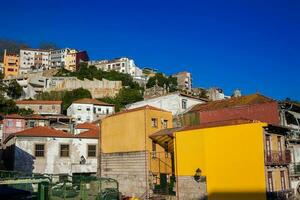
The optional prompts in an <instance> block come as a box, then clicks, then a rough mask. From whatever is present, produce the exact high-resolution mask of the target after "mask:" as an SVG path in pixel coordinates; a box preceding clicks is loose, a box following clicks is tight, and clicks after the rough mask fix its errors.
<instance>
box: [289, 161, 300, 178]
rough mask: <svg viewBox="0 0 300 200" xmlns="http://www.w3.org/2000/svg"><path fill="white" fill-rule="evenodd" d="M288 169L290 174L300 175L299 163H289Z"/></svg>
mask: <svg viewBox="0 0 300 200" xmlns="http://www.w3.org/2000/svg"><path fill="white" fill-rule="evenodd" d="M289 169H290V176H300V163H291V164H290V166H289Z"/></svg>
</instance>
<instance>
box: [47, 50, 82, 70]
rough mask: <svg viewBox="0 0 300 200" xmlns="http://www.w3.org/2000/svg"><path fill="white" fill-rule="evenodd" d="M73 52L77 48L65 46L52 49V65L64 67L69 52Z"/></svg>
mask: <svg viewBox="0 0 300 200" xmlns="http://www.w3.org/2000/svg"><path fill="white" fill-rule="evenodd" d="M71 51H72V52H73V51H75V52H76V50H75V49H70V48H64V49H56V50H52V51H50V66H51V67H64V66H65V65H66V58H67V55H68V53H70V52H71Z"/></svg>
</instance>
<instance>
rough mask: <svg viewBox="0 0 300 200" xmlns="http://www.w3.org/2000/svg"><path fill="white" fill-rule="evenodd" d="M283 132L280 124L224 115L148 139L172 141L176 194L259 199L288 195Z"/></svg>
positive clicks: (214, 198) (180, 196)
mask: <svg viewBox="0 0 300 200" xmlns="http://www.w3.org/2000/svg"><path fill="white" fill-rule="evenodd" d="M241 133H242V134H241ZM286 135H287V129H286V128H283V127H280V126H274V125H270V124H267V123H261V122H258V121H253V120H227V121H221V122H211V123H207V124H202V125H198V126H193V127H185V128H182V129H180V130H174V131H173V134H169V133H168V135H164V134H154V135H152V136H151V138H152V139H153V140H154V141H156V142H157V143H158V144H160V145H163V143H164V142H165V141H168V142H169V143H173V145H174V157H175V163H176V167H175V171H176V194H177V199H187V200H190V199H204V198H207V199H208V200H224V199H237V200H238V199H243V200H248V199H249V200H253V199H257V200H260V199H261V200H265V199H274V198H275V197H276V198H278V197H285V196H286V195H288V194H290V193H289V192H290V179H289V169H288V167H287V166H288V164H289V162H290V154H289V153H290V152H289V151H288V150H287V146H286V143H285V138H286ZM166 136H168V137H166ZM167 138H168V139H167ZM187 147H188V148H187ZM224 183H226V184H224Z"/></svg>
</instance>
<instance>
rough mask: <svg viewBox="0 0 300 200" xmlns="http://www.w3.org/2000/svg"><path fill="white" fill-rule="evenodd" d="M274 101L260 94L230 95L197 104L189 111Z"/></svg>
mask: <svg viewBox="0 0 300 200" xmlns="http://www.w3.org/2000/svg"><path fill="white" fill-rule="evenodd" d="M268 102H275V100H273V99H270V98H268V97H265V96H263V95H261V94H252V95H247V96H241V97H232V98H230V99H225V100H218V101H211V102H208V103H205V104H197V105H195V106H194V107H193V108H192V109H191V110H190V111H192V112H193V111H200V112H201V111H209V110H217V109H222V108H231V107H241V106H246V105H254V104H262V103H268Z"/></svg>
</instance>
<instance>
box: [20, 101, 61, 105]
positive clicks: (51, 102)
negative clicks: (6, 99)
mask: <svg viewBox="0 0 300 200" xmlns="http://www.w3.org/2000/svg"><path fill="white" fill-rule="evenodd" d="M16 104H17V105H18V104H62V101H44V100H21V101H16Z"/></svg>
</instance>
